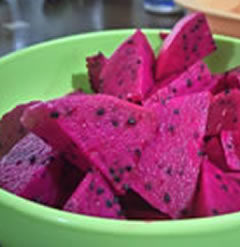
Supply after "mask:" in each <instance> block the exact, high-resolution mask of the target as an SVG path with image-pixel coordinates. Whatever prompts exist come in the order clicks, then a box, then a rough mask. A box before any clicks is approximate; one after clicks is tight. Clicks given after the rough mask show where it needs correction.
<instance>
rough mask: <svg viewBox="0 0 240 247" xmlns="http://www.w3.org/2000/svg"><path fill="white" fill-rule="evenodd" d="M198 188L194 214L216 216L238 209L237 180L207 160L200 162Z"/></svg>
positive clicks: (239, 194)
mask: <svg viewBox="0 0 240 247" xmlns="http://www.w3.org/2000/svg"><path fill="white" fill-rule="evenodd" d="M198 189H199V190H198V191H197V194H196V198H195V210H194V214H195V216H198V217H207V216H216V215H221V214H227V213H233V212H237V211H239V210H240V184H239V182H237V180H236V179H234V178H233V177H231V176H229V175H228V174H227V173H224V172H222V171H221V170H220V169H219V168H217V167H216V166H214V165H213V164H212V163H211V162H210V161H208V160H205V161H204V162H203V164H202V167H201V176H200V182H199V187H198Z"/></svg>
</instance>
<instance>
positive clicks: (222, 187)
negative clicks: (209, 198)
mask: <svg viewBox="0 0 240 247" xmlns="http://www.w3.org/2000/svg"><path fill="white" fill-rule="evenodd" d="M221 189H222V190H224V191H225V192H228V186H227V185H226V184H222V185H221Z"/></svg>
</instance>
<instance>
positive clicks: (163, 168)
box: [130, 92, 211, 218]
mask: <svg viewBox="0 0 240 247" xmlns="http://www.w3.org/2000/svg"><path fill="white" fill-rule="evenodd" d="M210 100H211V95H210V93H208V92H204V93H199V94H192V95H189V96H184V97H179V98H174V99H172V100H170V101H168V102H167V103H166V104H165V105H164V106H163V105H160V106H158V105H154V106H153V107H152V108H153V110H155V111H156V112H157V114H158V118H159V127H158V133H157V136H156V139H155V140H154V141H153V142H152V143H151V144H150V145H149V146H148V147H147V148H146V149H145V151H144V153H143V154H142V157H141V159H140V162H139V164H138V166H137V167H136V168H135V169H134V170H133V172H132V173H131V177H130V179H131V181H132V183H131V186H132V189H133V190H134V191H135V192H137V193H138V194H139V195H141V196H142V197H143V198H144V199H145V200H146V201H147V202H148V203H149V204H150V205H152V206H153V207H154V208H156V209H159V210H160V211H161V212H163V213H165V214H167V215H169V216H171V217H172V218H179V217H182V216H183V214H184V215H186V212H187V211H188V210H189V208H190V207H191V202H192V199H193V196H194V192H195V187H196V184H197V181H198V174H199V169H200V164H201V160H202V158H203V151H202V150H201V147H202V138H203V136H204V134H205V126H206V122H207V116H208V108H209V105H210Z"/></svg>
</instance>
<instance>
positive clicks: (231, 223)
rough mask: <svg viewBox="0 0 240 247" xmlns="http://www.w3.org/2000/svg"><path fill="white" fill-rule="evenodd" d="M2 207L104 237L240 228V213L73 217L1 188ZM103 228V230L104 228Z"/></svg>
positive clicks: (91, 35)
mask: <svg viewBox="0 0 240 247" xmlns="http://www.w3.org/2000/svg"><path fill="white" fill-rule="evenodd" d="M134 30H135V29H120V30H108V31H99V32H90V33H85V34H79V35H73V36H69V37H65V38H60V39H55V40H52V41H47V42H43V43H40V44H37V45H33V46H31V47H28V48H25V49H23V50H20V51H17V52H13V53H11V54H9V55H6V56H4V57H2V58H1V59H0V65H2V64H4V63H8V62H10V61H11V60H12V59H15V58H16V57H19V56H24V55H25V54H27V53H30V52H32V51H34V50H37V49H41V48H44V47H46V46H47V47H49V46H52V45H55V44H61V43H66V42H69V41H73V40H81V39H86V38H96V36H99V35H100V36H102V35H103V36H107V37H108V36H111V35H116V34H118V35H129V34H131V33H132V32H133V31H134ZM142 30H143V32H145V33H146V34H153V35H155V34H158V33H159V32H160V31H166V30H162V29H142ZM214 38H216V39H217V40H219V41H228V42H235V43H240V40H239V39H237V38H232V37H227V36H222V35H214ZM0 205H1V207H4V208H5V209H7V208H9V209H11V210H14V211H15V212H16V213H18V214H19V215H21V216H22V217H30V218H32V219H34V220H37V221H44V222H47V223H49V224H51V225H56V226H58V227H63V228H67V229H71V230H73V231H79V230H82V231H91V232H96V233H102V234H114V235H122V236H124V235H138V236H140V235H141V236H155V235H158V236H159V235H160V236H172V235H174V236H176V235H181V236H186V235H189V234H191V235H192V234H194V235H199V234H203V233H207V232H208V233H209V229H211V232H220V231H225V230H230V229H232V228H234V227H235V226H240V213H232V214H227V215H222V216H215V217H209V218H199V219H186V220H167V221H136V220H131V221H129V220H115V219H103V218H98V217H90V216H84V215H77V214H72V213H69V212H64V211H61V210H58V209H53V208H50V207H47V206H42V205H39V204H37V203H34V202H31V201H29V200H26V199H23V198H20V197H18V196H16V195H14V194H12V193H9V192H7V191H5V190H3V189H0ZM103 225H104V227H103Z"/></svg>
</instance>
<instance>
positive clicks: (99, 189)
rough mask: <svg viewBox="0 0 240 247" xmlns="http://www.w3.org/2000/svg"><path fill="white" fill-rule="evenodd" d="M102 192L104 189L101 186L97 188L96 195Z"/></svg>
mask: <svg viewBox="0 0 240 247" xmlns="http://www.w3.org/2000/svg"><path fill="white" fill-rule="evenodd" d="M103 193H104V189H103V188H101V187H98V188H97V195H102V194H103Z"/></svg>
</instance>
